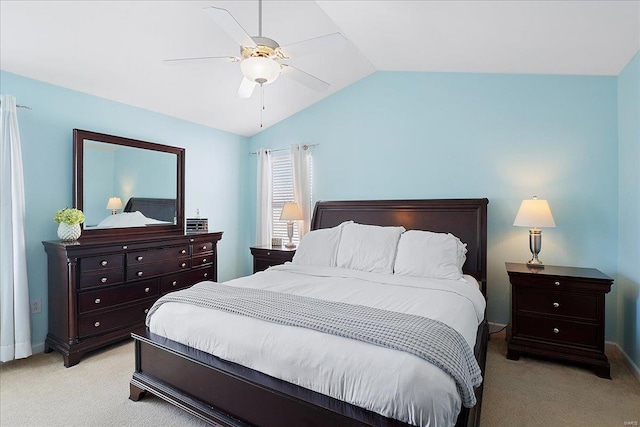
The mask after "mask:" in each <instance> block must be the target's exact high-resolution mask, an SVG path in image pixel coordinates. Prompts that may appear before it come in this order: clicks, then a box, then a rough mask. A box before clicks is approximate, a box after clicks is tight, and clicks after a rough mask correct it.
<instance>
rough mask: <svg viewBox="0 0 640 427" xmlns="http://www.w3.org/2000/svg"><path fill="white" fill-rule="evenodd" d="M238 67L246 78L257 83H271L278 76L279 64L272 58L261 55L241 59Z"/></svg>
mask: <svg viewBox="0 0 640 427" xmlns="http://www.w3.org/2000/svg"><path fill="white" fill-rule="evenodd" d="M240 69H241V70H242V74H244V76H245V77H246V78H247V79H249V80H251V81H252V82H256V83H258V84H269V83H273V82H275V81H276V80H277V79H278V76H280V64H279V63H278V62H276V61H275V60H273V59H270V58H265V57H261V56H254V57H249V58H245V59H243V60H242V62H241V63H240Z"/></svg>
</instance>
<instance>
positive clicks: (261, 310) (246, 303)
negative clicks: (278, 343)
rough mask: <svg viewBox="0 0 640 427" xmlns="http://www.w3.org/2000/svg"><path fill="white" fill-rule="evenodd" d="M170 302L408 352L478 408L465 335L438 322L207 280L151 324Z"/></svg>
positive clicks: (476, 375)
mask: <svg viewBox="0 0 640 427" xmlns="http://www.w3.org/2000/svg"><path fill="white" fill-rule="evenodd" d="M166 302H181V303H187V304H193V305H197V306H200V307H208V308H213V309H217V310H224V311H227V312H230V313H236V314H241V315H244V316H250V317H254V318H256V319H261V320H266V321H268V322H273V323H278V324H282V325H289V326H298V327H303V328H308V329H313V330H316V331H320V332H324V333H327V334H332V335H337V336H341V337H346V338H351V339H354V340H359V341H364V342H367V343H370V344H375V345H378V346H381V347H388V348H392V349H396V350H401V351H405V352H407V353H411V354H413V355H416V356H418V357H420V358H422V359H424V360H426V361H427V362H429V363H431V364H433V365H435V366H437V367H438V368H440V369H442V370H443V371H444V372H446V373H447V374H449V375H450V376H451V377H452V378H453V379H454V381H455V383H456V386H457V389H458V392H459V393H460V396H461V397H462V403H463V405H464V406H465V407H467V408H470V407H472V406H473V405H475V404H476V397H475V394H474V392H473V388H474V387H477V386H479V385H480V383H481V382H482V374H481V372H480V367H479V366H478V363H477V362H476V359H475V357H474V355H473V352H472V351H471V348H470V347H469V344H467V342H466V341H465V340H464V338H463V337H462V335H460V333H458V332H457V331H456V330H455V329H453V328H451V327H450V326H448V325H446V324H444V323H442V322H438V321H437V320H432V319H428V318H425V317H420V316H416V315H412V314H404V313H397V312H394V311H388V310H382V309H378V308H372V307H366V306H361V305H354V304H346V303H341V302H333V301H325V300H321V299H317V298H309V297H304V296H297V295H291V294H284V293H280V292H273V291H267V290H262V289H250V288H237V287H233V286H227V285H220V284H218V283H213V282H203V283H200V284H198V285H195V286H193V287H191V288H189V289H185V290H182V291H178V292H172V293H170V294H167V295H165V296H163V297H162V298H160V299H159V300H158V301H156V303H155V304H154V305H153V307H152V308H151V310H150V311H149V314H148V315H147V326H149V322H150V318H151V316H153V313H154V312H155V311H156V310H157V309H158V307H160V306H161V305H162V304H164V303H166Z"/></svg>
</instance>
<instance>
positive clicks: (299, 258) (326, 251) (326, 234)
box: [291, 221, 352, 267]
mask: <svg viewBox="0 0 640 427" xmlns="http://www.w3.org/2000/svg"><path fill="white" fill-rule="evenodd" d="M348 222H352V221H348ZM348 222H343V223H342V224H340V225H338V226H336V227H333V228H321V229H319V230H313V231H310V232H308V233H307V234H305V235H304V237H303V238H302V240H301V241H300V244H299V245H298V248H297V249H296V253H295V254H294V255H293V260H291V262H292V263H293V264H296V265H308V266H314V267H335V266H336V252H337V251H338V243H339V242H340V230H341V229H342V226H343V225H344V224H347V223H348Z"/></svg>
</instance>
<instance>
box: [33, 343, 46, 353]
mask: <svg viewBox="0 0 640 427" xmlns="http://www.w3.org/2000/svg"><path fill="white" fill-rule="evenodd" d="M31 353H32V354H38V353H44V343H43V342H41V343H39V344H33V345H32V346H31Z"/></svg>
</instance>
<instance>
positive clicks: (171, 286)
mask: <svg viewBox="0 0 640 427" xmlns="http://www.w3.org/2000/svg"><path fill="white" fill-rule="evenodd" d="M205 280H211V267H207V268H198V269H195V270H191V271H188V272H185V273H177V274H172V275H170V276H164V277H161V278H160V292H161V293H162V294H166V293H167V292H173V291H177V290H178V289H182V288H186V287H188V286H191V285H195V284H196V283H200V282H202V281H205Z"/></svg>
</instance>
